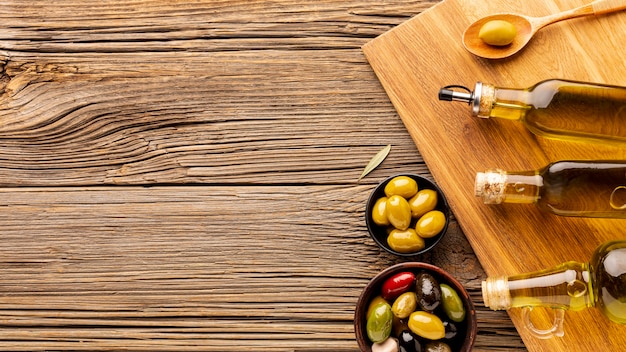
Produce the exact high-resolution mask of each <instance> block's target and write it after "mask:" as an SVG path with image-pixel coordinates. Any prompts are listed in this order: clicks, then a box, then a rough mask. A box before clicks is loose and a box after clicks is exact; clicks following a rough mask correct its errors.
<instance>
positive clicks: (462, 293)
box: [354, 262, 477, 352]
mask: <svg viewBox="0 0 626 352" xmlns="http://www.w3.org/2000/svg"><path fill="white" fill-rule="evenodd" d="M404 271H410V272H412V273H414V274H418V273H419V272H421V271H425V272H427V273H429V274H430V275H432V276H433V277H434V278H435V279H436V280H437V281H438V282H439V283H440V284H442V283H445V284H448V285H449V286H450V287H452V288H453V289H454V290H455V291H456V292H457V294H458V295H459V297H460V298H461V300H462V301H463V306H464V307H465V319H464V320H463V321H462V322H460V323H456V326H457V328H458V330H457V331H458V335H457V336H456V337H455V338H454V339H453V340H451V341H444V342H446V343H448V344H449V345H450V347H451V348H452V351H454V352H469V351H471V350H472V347H473V346H474V341H475V340H476V331H477V323H476V310H475V308H474V303H473V302H472V299H471V298H470V296H469V294H468V293H467V291H466V290H465V288H464V287H463V285H461V283H459V282H458V281H457V280H456V279H455V278H454V277H452V275H450V274H449V273H448V272H446V271H445V270H443V269H441V268H439V267H437V266H434V265H432V264H427V263H421V262H405V263H400V264H396V265H394V266H391V267H389V268H387V269H385V270H383V271H381V272H380V273H379V274H378V275H376V276H375V277H374V278H373V279H372V280H370V282H369V283H368V284H367V286H365V288H364V289H363V291H362V292H361V295H360V296H359V299H358V300H357V304H356V309H355V311H354V333H355V335H356V340H357V343H358V345H359V348H360V349H361V351H363V352H371V351H372V347H371V346H372V343H371V342H370V341H369V339H368V337H367V330H366V326H367V317H365V314H366V312H367V308H368V306H369V304H370V302H371V300H372V299H373V298H374V297H376V296H378V295H380V293H381V287H382V285H383V283H384V282H385V281H386V280H387V279H388V278H390V277H392V276H393V275H395V274H398V273H400V272H404ZM438 315H439V314H438Z"/></svg>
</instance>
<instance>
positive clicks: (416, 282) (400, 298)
mask: <svg viewBox="0 0 626 352" xmlns="http://www.w3.org/2000/svg"><path fill="white" fill-rule="evenodd" d="M465 316H466V311H465V306H464V304H463V301H462V300H461V298H460V296H459V294H458V293H457V292H456V290H455V289H454V288H452V287H451V286H450V285H448V284H446V283H444V282H440V280H438V279H437V278H436V277H435V276H433V275H431V274H430V273H428V272H426V271H423V270H422V271H419V272H412V271H402V272H400V273H397V274H394V275H393V276H391V277H389V278H388V279H386V280H385V281H384V282H383V284H382V286H381V289H380V294H379V295H377V296H375V297H374V298H373V299H372V300H371V301H370V302H369V305H368V309H367V313H366V317H365V319H366V321H367V324H366V332H367V337H368V338H369V340H370V342H371V343H372V352H383V351H386V352H398V351H401V352H424V351H425V352H439V351H444V352H445V351H453V350H458V349H459V348H460V346H461V345H462V344H463V341H464V338H465V333H464V331H465V330H466V329H467V326H466V325H467V324H466V322H465Z"/></svg>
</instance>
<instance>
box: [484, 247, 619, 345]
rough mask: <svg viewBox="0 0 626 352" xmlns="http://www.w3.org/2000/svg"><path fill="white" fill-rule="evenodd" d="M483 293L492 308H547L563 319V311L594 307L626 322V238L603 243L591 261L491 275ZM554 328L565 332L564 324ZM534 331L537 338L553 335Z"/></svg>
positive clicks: (615, 319)
mask: <svg viewBox="0 0 626 352" xmlns="http://www.w3.org/2000/svg"><path fill="white" fill-rule="evenodd" d="M482 294H483V300H484V302H485V306H487V307H490V308H491V309H493V310H503V309H510V308H526V309H530V308H532V307H548V308H552V309H555V310H556V311H558V312H560V314H558V315H559V316H560V317H561V319H562V317H563V315H562V313H563V311H564V310H571V311H580V310H582V309H585V308H592V307H595V308H597V309H599V310H600V311H601V312H602V314H604V315H605V316H606V317H607V318H608V319H610V320H611V321H613V322H616V323H619V324H626V240H619V241H611V242H606V243H604V244H602V245H600V246H599V247H598V248H597V249H596V250H595V251H594V253H593V255H592V257H591V260H590V261H589V262H588V263H579V262H574V261H570V262H566V263H563V264H560V265H557V266H556V267H554V268H551V269H546V270H541V271H537V272H532V273H526V274H519V275H513V276H508V277H506V276H501V277H488V278H487V280H486V281H483V282H482ZM555 323H556V324H562V320H559V319H556V320H555ZM527 324H530V323H529V321H527ZM528 327H529V328H531V331H532V329H535V328H534V327H533V326H532V325H529V326H528ZM553 330H554V331H560V332H561V333H562V326H560V327H555V328H554V329H553ZM554 331H552V332H554ZM534 332H535V333H537V334H539V335H538V337H544V338H547V337H551V336H552V334H551V333H549V334H547V335H543V336H540V335H541V333H544V331H542V330H537V329H535V331H534ZM557 335H558V334H557ZM561 336H562V335H561Z"/></svg>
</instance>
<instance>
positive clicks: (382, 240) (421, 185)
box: [365, 174, 450, 257]
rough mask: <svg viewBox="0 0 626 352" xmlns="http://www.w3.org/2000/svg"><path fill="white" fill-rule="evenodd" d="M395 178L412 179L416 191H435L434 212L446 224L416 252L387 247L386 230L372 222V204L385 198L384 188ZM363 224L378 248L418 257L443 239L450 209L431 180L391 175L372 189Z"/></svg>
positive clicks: (418, 176) (412, 176)
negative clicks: (440, 216)
mask: <svg viewBox="0 0 626 352" xmlns="http://www.w3.org/2000/svg"><path fill="white" fill-rule="evenodd" d="M397 176H408V177H410V178H412V179H414V180H415V181H416V182H417V188H418V191H419V190H422V189H432V190H434V191H436V192H437V205H436V206H435V210H439V211H441V212H442V213H443V214H444V216H445V218H446V223H445V225H444V227H443V229H442V230H441V231H440V232H439V233H438V234H437V235H435V236H434V237H431V238H427V239H425V242H426V246H425V247H424V248H423V249H421V250H419V251H417V252H411V253H400V252H398V251H395V250H393V249H391V248H390V247H389V245H388V244H387V237H388V233H387V228H386V227H385V226H379V225H377V224H376V223H375V222H374V220H372V210H373V208H374V204H375V203H376V200H378V199H379V198H380V197H384V196H385V186H386V185H387V183H389V181H391V180H392V179H393V178H394V177H397ZM365 223H366V225H367V230H368V231H369V234H370V236H371V237H372V239H373V240H374V242H376V244H378V246H380V247H381V248H383V249H384V250H386V251H387V252H389V253H392V254H395V255H397V256H401V257H412V256H416V255H420V254H424V253H426V252H428V251H429V250H431V249H432V248H433V247H435V245H437V243H439V241H440V240H441V239H442V238H443V236H444V235H445V234H446V231H447V230H448V225H449V224H450V207H449V206H448V201H447V199H446V197H445V195H444V194H443V192H442V191H441V189H440V188H439V186H437V185H436V184H435V183H434V182H432V181H431V180H429V179H427V178H425V177H423V176H420V175H416V174H398V175H393V176H390V177H388V178H387V179H386V180H384V181H383V182H381V183H380V184H379V185H378V186H376V188H374V190H373V191H372V193H371V194H370V196H369V199H368V200H367V205H366V207H365Z"/></svg>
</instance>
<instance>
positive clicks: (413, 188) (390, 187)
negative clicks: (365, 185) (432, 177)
mask: <svg viewBox="0 0 626 352" xmlns="http://www.w3.org/2000/svg"><path fill="white" fill-rule="evenodd" d="M415 193H417V182H416V181H415V180H414V179H412V178H410V177H408V176H396V177H394V178H392V179H391V180H390V181H389V182H387V184H386V185H385V195H386V196H387V197H391V196H393V195H399V196H401V197H404V198H406V199H409V198H411V197H413V196H414V195H415Z"/></svg>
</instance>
